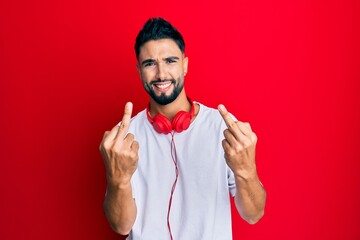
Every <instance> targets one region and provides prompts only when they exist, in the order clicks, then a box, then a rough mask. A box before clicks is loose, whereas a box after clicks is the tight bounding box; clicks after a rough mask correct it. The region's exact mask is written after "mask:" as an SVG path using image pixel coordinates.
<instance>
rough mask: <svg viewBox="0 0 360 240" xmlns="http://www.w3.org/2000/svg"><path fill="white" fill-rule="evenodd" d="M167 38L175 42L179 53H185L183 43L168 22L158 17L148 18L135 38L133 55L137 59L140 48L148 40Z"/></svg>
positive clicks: (177, 32) (176, 31)
mask: <svg viewBox="0 0 360 240" xmlns="http://www.w3.org/2000/svg"><path fill="white" fill-rule="evenodd" d="M164 38H169V39H172V40H174V41H175V43H176V44H177V45H178V47H179V48H180V50H181V52H182V53H184V52H185V42H184V39H183V37H182V36H181V34H180V33H179V31H178V30H177V29H176V28H174V27H173V26H172V25H171V24H170V23H169V22H168V21H166V20H164V19H162V18H160V17H158V18H150V19H149V20H148V21H147V22H146V23H145V24H144V26H143V28H142V29H141V30H140V32H139V34H138V35H137V37H136V42H135V53H136V58H139V54H140V48H141V47H142V46H143V45H144V44H145V43H146V42H147V41H150V40H159V39H164Z"/></svg>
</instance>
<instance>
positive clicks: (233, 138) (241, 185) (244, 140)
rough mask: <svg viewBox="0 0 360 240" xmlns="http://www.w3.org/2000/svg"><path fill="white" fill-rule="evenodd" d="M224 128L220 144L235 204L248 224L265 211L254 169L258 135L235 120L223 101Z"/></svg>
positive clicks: (258, 218) (262, 193) (257, 218)
mask: <svg viewBox="0 0 360 240" xmlns="http://www.w3.org/2000/svg"><path fill="white" fill-rule="evenodd" d="M218 109H219V112H220V114H221V116H222V117H223V119H224V121H225V123H226V125H227V127H228V128H227V129H226V130H225V131H224V137H225V139H224V140H223V141H222V145H223V148H224V152H225V156H224V157H225V160H226V163H227V165H228V166H229V167H230V169H231V170H232V171H233V173H234V176H235V184H236V194H235V205H236V208H237V210H238V212H239V214H240V215H241V217H242V218H243V219H244V220H245V221H247V222H248V223H250V224H254V223H256V222H257V221H259V220H260V219H261V218H262V216H263V215H264V209H265V200H266V192H265V189H264V188H263V186H262V184H261V183H260V180H259V177H258V175H257V172H256V163H255V149H256V142H257V137H256V135H255V133H253V132H252V130H251V127H250V124H248V123H243V122H240V121H237V122H235V121H234V120H233V119H232V117H231V116H230V114H229V113H228V112H227V110H226V108H225V107H224V106H223V105H219V108H218Z"/></svg>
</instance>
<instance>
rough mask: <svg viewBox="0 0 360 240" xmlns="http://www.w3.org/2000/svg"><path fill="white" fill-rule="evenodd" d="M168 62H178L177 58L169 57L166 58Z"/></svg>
mask: <svg viewBox="0 0 360 240" xmlns="http://www.w3.org/2000/svg"><path fill="white" fill-rule="evenodd" d="M165 62H166V63H176V62H177V59H176V58H167V59H166V60H165Z"/></svg>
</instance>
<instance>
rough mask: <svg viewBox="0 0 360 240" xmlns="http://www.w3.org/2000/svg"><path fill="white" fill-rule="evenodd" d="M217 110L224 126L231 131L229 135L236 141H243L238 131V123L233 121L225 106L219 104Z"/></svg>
mask: <svg viewBox="0 0 360 240" xmlns="http://www.w3.org/2000/svg"><path fill="white" fill-rule="evenodd" d="M218 110H219V112H220V114H221V116H222V117H223V119H224V121H225V123H226V126H227V127H228V129H229V130H230V131H231V133H232V134H233V135H234V137H235V138H236V139H237V140H238V141H242V140H243V139H244V134H243V133H242V132H241V131H240V128H239V126H238V122H236V121H234V119H233V118H232V116H231V114H230V113H229V112H228V111H227V110H226V108H225V106H224V105H222V104H220V105H219V107H218Z"/></svg>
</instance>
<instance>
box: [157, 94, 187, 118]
mask: <svg viewBox="0 0 360 240" xmlns="http://www.w3.org/2000/svg"><path fill="white" fill-rule="evenodd" d="M190 109H191V103H190V102H189V100H188V98H187V96H186V94H185V90H184V89H183V91H181V93H180V94H179V96H178V97H177V98H176V99H175V100H174V101H173V102H171V103H169V104H166V105H160V104H158V103H157V102H155V101H154V100H153V99H150V115H151V116H155V115H157V114H159V113H160V114H162V115H164V116H165V117H167V118H168V119H169V120H170V121H172V120H173V118H174V116H175V115H176V114H177V113H178V112H179V111H181V110H182V111H186V112H190Z"/></svg>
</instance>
